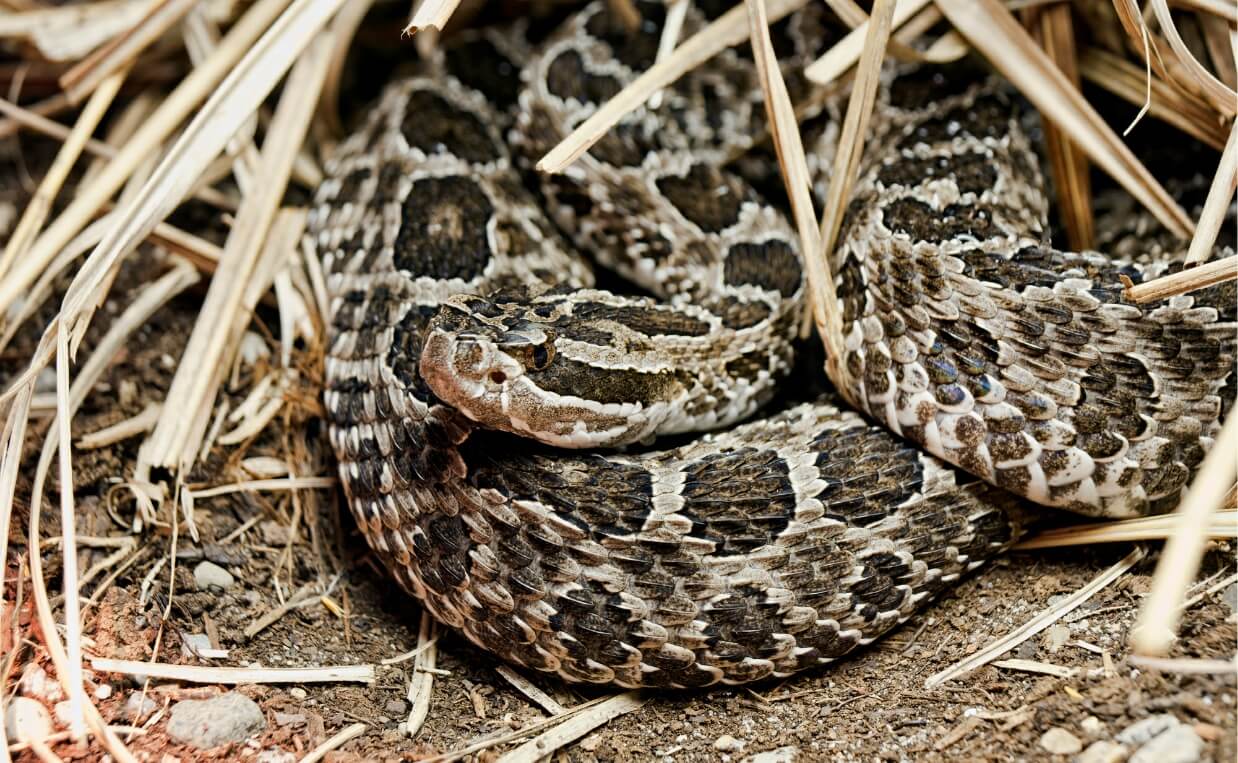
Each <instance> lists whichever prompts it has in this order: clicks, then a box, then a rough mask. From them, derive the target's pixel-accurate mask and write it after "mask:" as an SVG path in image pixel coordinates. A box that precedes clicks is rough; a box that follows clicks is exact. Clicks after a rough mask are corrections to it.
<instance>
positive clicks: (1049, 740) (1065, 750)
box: [1040, 726, 1083, 755]
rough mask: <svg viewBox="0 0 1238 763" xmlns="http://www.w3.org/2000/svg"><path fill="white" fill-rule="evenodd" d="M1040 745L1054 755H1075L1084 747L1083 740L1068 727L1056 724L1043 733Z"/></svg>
mask: <svg viewBox="0 0 1238 763" xmlns="http://www.w3.org/2000/svg"><path fill="white" fill-rule="evenodd" d="M1040 746H1041V747H1043V748H1044V749H1045V750H1047V751H1049V752H1051V753H1053V754H1054V755H1074V754H1075V753H1077V752H1079V751H1080V750H1082V749H1083V742H1080V741H1079V737H1077V736H1075V735H1074V734H1072V733H1070V732H1069V731H1067V730H1066V729H1064V728H1061V727H1060V726H1054V727H1053V728H1051V729H1049V730H1048V731H1046V732H1045V733H1044V734H1042V735H1041V737H1040Z"/></svg>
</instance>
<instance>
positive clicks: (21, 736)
mask: <svg viewBox="0 0 1238 763" xmlns="http://www.w3.org/2000/svg"><path fill="white" fill-rule="evenodd" d="M4 733H5V734H6V735H7V736H8V738H9V741H10V742H29V741H32V740H33V741H39V740H43V739H46V738H47V735H48V734H50V733H52V716H51V714H50V713H48V712H47V708H46V707H44V706H43V703H42V702H39V701H38V700H36V699H30V698H29V697H14V698H13V699H11V700H10V701H9V702H8V707H7V708H5V711H4Z"/></svg>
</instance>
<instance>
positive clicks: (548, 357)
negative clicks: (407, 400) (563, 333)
mask: <svg viewBox="0 0 1238 763" xmlns="http://www.w3.org/2000/svg"><path fill="white" fill-rule="evenodd" d="M537 317H538V316H537V315H536V314H535V313H533V312H531V311H530V310H529V309H528V308H527V307H526V306H525V305H522V304H519V303H510V302H497V301H493V300H489V299H485V298H482V297H477V296H473V295H459V296H455V297H452V298H450V299H448V300H447V301H445V302H444V303H443V305H442V306H441V307H440V309H439V312H438V313H437V314H436V315H435V316H434V318H433V319H431V321H430V323H429V325H428V326H427V328H426V334H425V337H424V342H423V348H422V353H421V366H420V368H421V375H422V378H423V379H424V380H425V382H426V384H428V385H429V387H430V389H431V390H433V391H434V394H435V395H436V396H437V397H438V398H439V399H440V400H442V401H443V402H445V403H447V404H449V405H451V406H453V407H455V408H457V409H459V410H460V411H462V412H463V413H464V414H465V415H467V416H469V417H470V418H472V419H474V420H475V421H478V422H479V423H481V424H483V425H485V426H488V427H490V428H492V429H501V430H506V431H511V432H516V433H518V434H535V433H530V432H526V431H524V428H523V427H521V426H520V425H519V424H518V423H516V422H513V421H512V419H511V416H512V414H511V413H509V412H508V411H509V410H510V409H511V400H512V398H513V396H516V397H520V398H524V397H527V389H526V388H527V386H528V380H527V378H526V375H527V374H528V373H530V372H538V371H544V370H545V369H546V368H547V367H549V366H550V364H551V363H552V362H553V361H554V359H555V338H556V332H555V330H554V328H553V327H552V326H550V325H549V324H548V323H546V322H545V321H541V320H537ZM530 318H533V320H530ZM522 391H524V392H525V393H526V394H524V395H521V392H522Z"/></svg>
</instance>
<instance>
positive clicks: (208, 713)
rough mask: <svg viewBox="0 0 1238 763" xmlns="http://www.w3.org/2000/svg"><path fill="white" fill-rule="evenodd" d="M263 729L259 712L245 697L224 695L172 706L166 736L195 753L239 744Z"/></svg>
mask: <svg viewBox="0 0 1238 763" xmlns="http://www.w3.org/2000/svg"><path fill="white" fill-rule="evenodd" d="M264 726H266V717H265V716H264V715H263V714H262V709H261V708H260V707H258V705H257V703H255V702H254V701H253V700H252V699H250V698H249V697H246V696H245V695H244V694H238V693H237V692H228V693H227V694H221V695H219V696H218V697H211V698H210V699H203V700H196V699H187V700H183V701H181V702H177V703H176V704H175V705H173V706H172V717H171V719H170V720H169V721H168V735H169V736H171V737H172V738H173V739H175V740H177V741H179V742H183V743H185V744H188V745H192V746H194V747H197V748H199V749H207V748H210V747H218V746H219V745H221V744H227V743H228V742H241V741H243V740H245V739H246V738H247V737H249V736H250V735H251V734H253V733H255V732H257V731H259V730H261V729H262V728H263V727H264Z"/></svg>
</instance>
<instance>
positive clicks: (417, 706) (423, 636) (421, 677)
mask: <svg viewBox="0 0 1238 763" xmlns="http://www.w3.org/2000/svg"><path fill="white" fill-rule="evenodd" d="M437 629H438V624H437V623H435V622H434V618H433V617H431V616H430V613H429V612H427V611H426V610H424V609H423V610H422V611H421V625H420V627H418V629H417V657H416V659H415V660H414V662H413V677H412V679H410V680H409V682H408V695H407V696H408V704H409V709H408V720H407V722H406V728H407V729H408V732H407V733H408V735H409V736H416V735H417V732H418V731H421V726H422V724H424V723H425V722H426V718H427V717H428V716H429V714H430V699H431V697H433V695H434V671H435V666H436V665H437V664H438V648H437V647H436V646H435V642H436V641H438V636H437V634H436V631H437Z"/></svg>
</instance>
